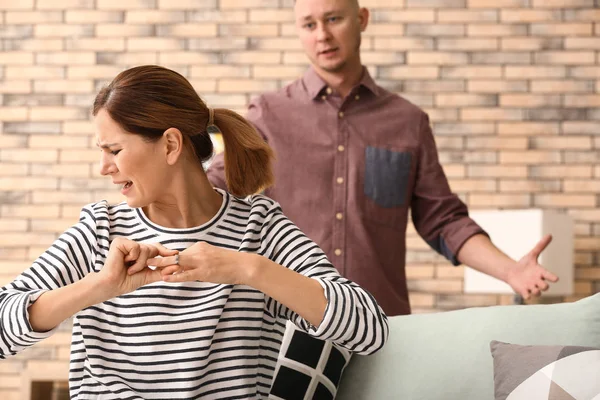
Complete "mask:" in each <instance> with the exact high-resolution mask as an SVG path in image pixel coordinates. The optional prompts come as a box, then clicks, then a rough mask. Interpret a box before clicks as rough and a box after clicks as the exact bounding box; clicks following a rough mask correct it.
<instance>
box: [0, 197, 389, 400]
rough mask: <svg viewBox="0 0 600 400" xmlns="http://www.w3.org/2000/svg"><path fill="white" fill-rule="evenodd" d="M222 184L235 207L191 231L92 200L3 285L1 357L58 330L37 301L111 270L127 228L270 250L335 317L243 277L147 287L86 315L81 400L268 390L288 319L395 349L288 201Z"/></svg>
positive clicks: (361, 348) (77, 345)
mask: <svg viewBox="0 0 600 400" xmlns="http://www.w3.org/2000/svg"><path fill="white" fill-rule="evenodd" d="M219 192H220V193H221V194H222V195H223V204H222V206H221V208H220V210H219V212H218V213H217V215H215V217H214V218H213V219H212V220H211V221H209V222H208V223H206V224H204V225H202V226H199V227H196V228H189V229H171V228H165V227H161V226H158V225H156V224H154V223H153V222H151V221H150V220H149V219H148V218H147V217H146V216H145V215H144V213H143V211H142V210H141V209H133V208H131V207H129V206H128V205H127V204H126V203H121V204H118V205H115V206H110V205H108V204H107V203H106V202H104V201H103V202H98V203H95V204H91V205H88V206H85V207H84V208H83V209H82V212H81V218H80V220H79V222H78V223H77V224H76V225H74V226H73V227H71V228H70V229H69V230H67V231H66V232H64V233H63V234H62V235H61V236H60V237H59V238H58V239H57V240H56V241H55V242H54V243H53V244H52V246H51V247H50V248H49V249H48V250H47V251H46V252H45V253H44V254H42V255H41V256H40V257H39V258H38V259H37V260H36V261H35V262H34V263H33V265H32V266H31V267H30V268H29V269H27V270H26V271H24V272H23V273H22V274H21V275H20V276H18V277H17V278H16V280H15V281H13V282H12V283H10V284H9V285H7V286H5V287H3V288H1V289H0V325H1V329H0V359H4V358H6V357H8V356H10V355H13V354H16V353H17V352H19V351H21V350H23V349H25V348H27V347H28V346H31V345H33V344H35V343H37V342H38V341H40V340H43V339H44V338H46V337H48V336H50V335H51V334H52V333H53V331H50V332H44V333H39V332H34V331H32V328H31V326H30V324H29V321H28V312H27V308H28V306H29V305H31V304H32V303H33V302H34V301H35V300H36V299H37V298H38V297H39V296H40V295H41V294H42V293H44V291H47V290H52V289H54V288H57V287H61V286H65V285H68V284H70V283H73V282H75V281H77V280H79V279H82V278H83V277H84V276H85V275H86V274H88V273H90V272H91V271H99V270H100V269H101V268H102V266H103V265H104V262H105V260H106V257H107V254H108V250H109V245H110V242H111V240H112V239H114V238H115V237H117V236H123V237H126V238H129V239H131V240H135V241H138V242H144V243H155V242H160V243H162V244H163V245H165V246H166V247H168V248H172V249H178V250H183V249H185V248H187V247H189V246H191V245H192V244H194V243H196V242H198V241H205V242H207V243H209V244H212V245H215V246H221V247H224V248H228V249H233V250H238V251H243V252H251V253H257V254H260V255H263V256H265V257H268V258H269V259H271V260H273V261H275V262H276V263H278V264H281V265H283V266H285V267H287V268H290V269H293V270H295V271H297V272H299V273H301V274H303V275H306V276H309V277H311V278H313V279H316V280H318V282H319V283H320V284H321V286H322V287H323V288H324V292H325V295H326V297H327V307H326V311H325V316H324V319H323V321H322V323H321V324H320V325H319V327H317V328H316V330H315V328H313V327H311V326H310V324H309V323H308V322H307V321H306V320H304V319H303V318H302V317H300V316H299V315H298V314H296V313H294V312H292V311H291V310H290V309H288V308H287V307H285V306H284V305H282V304H280V303H278V302H277V301H275V300H273V299H271V298H270V297H268V296H266V295H265V294H263V293H262V292H260V291H258V290H256V289H254V288H252V287H249V286H243V285H224V284H213V283H209V282H199V281H195V282H185V283H166V282H156V283H153V284H150V285H147V286H143V287H141V288H139V289H138V290H136V291H134V292H132V293H129V294H126V295H123V296H119V297H116V298H113V299H110V300H108V301H105V302H103V303H101V304H96V305H94V306H92V307H89V308H86V309H84V310H82V311H80V312H78V313H77V314H76V315H75V316H74V318H73V335H72V343H71V360H70V375H69V385H70V392H71V398H73V399H92V398H93V399H99V398H100V399H115V398H119V399H183V398H185V399H191V398H209V399H225V398H227V399H247V398H252V399H255V398H266V397H267V396H268V392H269V388H270V385H271V382H272V379H273V371H274V368H275V365H276V361H277V355H278V352H279V348H280V345H281V339H282V336H283V332H284V330H285V323H286V320H288V319H289V320H291V321H292V322H294V323H295V324H296V325H298V326H299V327H300V328H302V329H303V330H305V331H307V332H309V333H310V334H311V335H313V336H314V337H317V338H320V339H324V340H325V339H327V340H332V341H334V342H336V343H338V344H340V345H342V346H343V347H345V348H347V349H349V350H352V351H355V352H357V353H359V354H369V353H372V352H374V351H377V350H378V349H380V348H381V347H382V346H383V344H384V343H385V341H386V339H387V335H388V326H387V319H386V317H385V315H384V314H383V312H382V311H381V309H380V308H379V306H378V305H377V304H376V302H375V301H374V299H373V297H372V296H371V295H370V294H368V293H367V292H366V291H364V290H362V289H361V288H360V287H358V286H357V285H356V284H355V283H353V282H350V281H348V280H347V279H345V278H343V277H341V276H340V275H339V274H338V272H337V271H336V270H335V268H334V267H333V266H332V265H331V264H330V263H329V262H328V260H327V258H326V257H325V255H324V254H323V252H322V251H321V250H320V249H319V248H318V247H317V246H316V245H315V244H314V243H313V242H312V241H311V240H309V239H308V238H307V237H306V236H305V235H304V234H303V233H302V232H301V231H300V230H299V229H298V228H297V227H296V226H295V225H294V224H293V223H292V222H290V220H288V219H287V218H286V217H285V216H284V214H283V213H282V211H281V209H280V207H279V204H277V203H276V202H274V201H273V200H271V199H269V198H267V197H265V196H261V195H257V196H252V197H250V198H248V199H245V200H241V199H237V198H234V197H232V196H230V195H229V194H228V193H226V192H224V191H220V190H219ZM243 267H244V266H243V265H240V268H243Z"/></svg>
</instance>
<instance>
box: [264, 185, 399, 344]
mask: <svg viewBox="0 0 600 400" xmlns="http://www.w3.org/2000/svg"><path fill="white" fill-rule="evenodd" d="M260 197H262V198H263V199H265V201H264V203H265V204H266V205H265V209H264V210H263V213H265V215H266V217H265V220H264V224H263V229H262V232H261V238H262V241H261V253H262V255H264V256H266V257H268V258H269V259H271V260H272V261H274V262H276V263H278V264H280V265H283V266H285V267H286V268H290V269H293V270H294V271H296V272H298V273H300V274H302V275H305V276H307V277H310V278H312V279H315V280H317V281H318V282H319V284H320V285H321V286H322V287H323V290H324V293H325V297H326V299H327V306H326V309H325V314H324V317H323V320H322V321H321V324H320V325H319V326H318V327H313V326H312V325H311V324H310V323H309V322H308V321H306V320H305V319H304V318H302V317H301V316H300V315H298V314H297V313H295V312H293V311H292V310H290V309H289V308H287V307H286V306H284V305H283V304H279V303H277V302H275V301H274V300H272V299H269V300H268V301H267V307H268V308H270V311H271V312H272V313H273V314H277V315H279V316H280V317H283V318H286V319H289V320H291V321H292V322H293V323H294V324H295V325H297V326H298V327H299V328H300V329H303V330H304V331H306V332H308V333H309V334H310V335H312V336H314V337H316V338H319V339H322V340H330V341H332V342H334V343H336V344H338V345H340V346H342V347H344V348H346V349H348V350H350V351H353V352H356V353H358V354H371V353H374V352H376V351H377V350H379V349H381V347H383V345H384V344H385V342H386V341H387V338H388V333H389V332H388V331H389V328H388V321H387V317H386V315H385V314H384V312H383V311H382V309H381V308H380V307H379V305H378V304H377V302H376V301H375V299H374V298H373V296H372V295H371V294H370V293H368V292H367V291H366V290H364V289H362V288H361V287H360V286H359V285H357V284H356V283H354V282H352V281H350V280H348V279H346V278H344V277H342V276H341V275H340V274H339V273H338V271H337V270H336V269H335V268H334V266H333V265H332V264H331V263H330V262H329V261H328V259H327V257H326V256H325V254H324V253H323V251H322V250H321V249H320V248H319V247H318V246H317V245H316V244H315V243H314V242H313V241H312V240H310V239H309V238H308V237H306V235H304V233H303V232H302V231H300V229H298V228H297V227H296V226H295V225H294V224H293V223H292V222H291V221H290V220H289V219H288V218H287V217H286V216H285V215H284V214H283V213H282V211H281V208H280V206H279V204H278V203H276V202H274V201H272V200H270V199H268V198H266V197H263V196H260Z"/></svg>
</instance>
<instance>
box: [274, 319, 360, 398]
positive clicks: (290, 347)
mask: <svg viewBox="0 0 600 400" xmlns="http://www.w3.org/2000/svg"><path fill="white" fill-rule="evenodd" d="M351 355H352V353H351V352H350V351H348V350H346V349H344V348H341V347H340V346H338V345H336V344H333V343H331V342H330V341H323V340H320V339H315V338H314V337H312V336H310V335H309V334H308V333H306V332H304V331H302V330H300V329H298V328H297V327H296V325H294V324H293V323H292V322H290V321H288V322H287V325H286V329H285V334H284V336H283V340H282V343H281V349H280V351H279V356H278V357H277V365H276V367H275V374H274V378H273V384H272V385H271V392H270V394H269V399H274V400H311V399H314V400H332V399H334V398H335V395H336V393H337V388H338V385H339V383H340V379H341V377H342V372H343V371H344V368H345V367H346V365H348V362H349V361H350V357H351Z"/></svg>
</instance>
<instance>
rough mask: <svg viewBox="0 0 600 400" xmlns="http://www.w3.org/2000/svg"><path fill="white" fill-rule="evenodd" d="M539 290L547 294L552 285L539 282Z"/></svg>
mask: <svg viewBox="0 0 600 400" xmlns="http://www.w3.org/2000/svg"><path fill="white" fill-rule="evenodd" d="M536 286H537V287H538V289H540V290H541V291H542V292H545V291H546V290H548V288H549V287H550V285H548V283H546V282H545V281H541V282H539V283H538V284H537V285H536Z"/></svg>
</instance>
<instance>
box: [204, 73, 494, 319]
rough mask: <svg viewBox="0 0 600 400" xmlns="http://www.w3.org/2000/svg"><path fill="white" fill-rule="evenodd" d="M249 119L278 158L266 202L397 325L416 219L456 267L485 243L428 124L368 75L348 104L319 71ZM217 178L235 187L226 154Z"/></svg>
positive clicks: (264, 99)
mask: <svg viewBox="0 0 600 400" xmlns="http://www.w3.org/2000/svg"><path fill="white" fill-rule="evenodd" d="M247 118H248V120H250V121H251V122H252V123H253V124H254V125H255V127H256V128H257V129H258V131H259V132H260V133H261V134H262V135H263V137H264V138H265V139H266V140H267V142H268V143H269V144H270V145H271V147H272V148H273V149H274V150H275V154H276V157H277V160H276V162H275V164H274V172H275V185H274V186H273V187H271V188H269V189H268V190H267V191H266V193H265V194H266V195H268V196H269V197H272V198H273V199H275V200H276V201H278V202H279V203H280V204H281V207H282V209H283V212H284V213H285V214H286V215H287V216H288V217H289V218H290V219H291V220H292V221H293V222H294V223H296V225H298V227H299V228H300V229H301V230H302V231H303V232H304V233H305V234H306V235H307V236H308V237H310V238H311V239H312V240H314V241H315V242H316V243H317V244H318V245H319V246H320V247H321V248H322V249H323V250H324V251H325V253H326V254H327V256H328V257H329V259H330V260H331V262H332V263H333V265H335V266H336V268H337V269H338V270H339V271H340V273H341V274H342V275H344V276H345V277H347V278H349V279H351V280H353V281H355V282H357V283H358V284H359V285H361V286H362V287H363V288H365V289H367V290H368V291H369V292H371V293H372V294H373V295H374V297H375V299H376V300H377V301H378V303H379V304H380V305H381V307H382V308H383V310H384V311H385V312H386V313H387V314H388V315H398V314H408V313H410V305H409V301H408V290H407V285H406V273H405V268H404V267H405V256H406V227H407V221H408V211H409V209H411V213H412V220H413V223H414V225H415V228H416V230H417V232H418V233H419V234H420V235H421V236H422V237H423V238H424V239H425V240H426V241H427V243H429V244H430V245H431V247H433V248H434V249H435V250H436V251H438V252H439V253H441V254H442V255H444V256H446V257H447V258H448V259H449V260H450V261H451V262H452V263H453V264H455V265H457V264H458V260H457V259H456V254H457V252H458V250H459V249H460V247H461V246H462V245H463V243H464V242H465V241H466V240H467V239H468V238H469V237H471V236H472V235H474V234H477V233H484V232H483V230H482V229H481V228H480V227H479V226H478V225H477V224H475V222H473V220H471V219H470V218H469V217H468V213H467V208H466V206H465V205H464V204H463V203H462V202H461V201H460V199H459V198H458V197H457V196H456V195H454V194H453V193H452V192H451V191H450V187H449V185H448V181H447V179H446V176H445V174H444V171H443V170H442V167H441V166H440V164H439V161H438V155H437V149H436V146H435V142H434V138H433V135H432V132H431V128H430V125H429V119H428V116H427V114H425V112H423V111H422V110H421V109H420V108H419V107H417V106H415V105H413V104H411V103H410V102H408V101H407V100H405V99H403V98H401V97H399V96H397V95H395V94H393V93H390V92H389V91H387V90H385V89H383V88H381V87H379V86H377V85H376V84H375V82H374V81H373V79H372V78H371V76H370V75H369V73H368V71H367V70H366V68H365V70H364V74H363V77H362V80H361V81H360V83H359V84H358V85H357V86H356V87H354V88H353V89H352V91H351V92H350V94H349V95H348V96H346V97H345V98H341V97H340V96H339V95H337V94H336V93H335V92H332V90H331V89H330V88H328V87H327V84H326V83H325V82H324V81H323V80H322V79H321V78H320V77H319V76H318V75H317V73H316V72H315V71H314V70H313V69H309V70H308V71H307V72H306V73H305V75H304V76H303V77H302V78H301V79H298V80H296V81H294V82H293V83H291V84H290V85H288V86H286V87H285V88H283V89H281V90H280V91H278V92H274V93H267V94H263V95H261V96H260V97H258V98H257V99H255V100H254V101H252V103H251V104H250V106H249V110H248V114H247ZM208 176H209V179H210V180H211V182H213V184H215V186H218V187H221V188H225V187H226V186H225V181H224V176H225V174H224V167H223V154H219V155H217V156H216V157H215V159H214V160H213V162H212V164H211V166H210V168H209V170H208Z"/></svg>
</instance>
